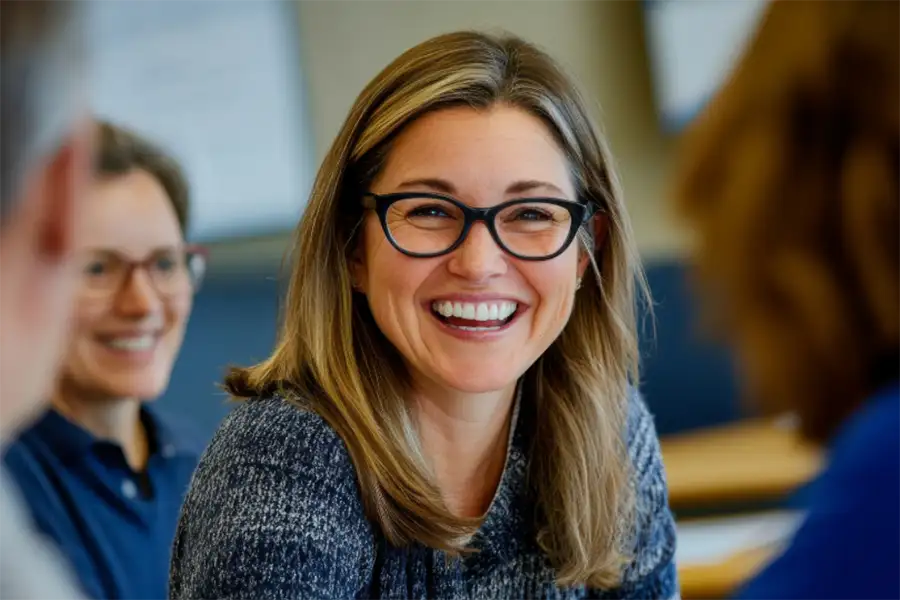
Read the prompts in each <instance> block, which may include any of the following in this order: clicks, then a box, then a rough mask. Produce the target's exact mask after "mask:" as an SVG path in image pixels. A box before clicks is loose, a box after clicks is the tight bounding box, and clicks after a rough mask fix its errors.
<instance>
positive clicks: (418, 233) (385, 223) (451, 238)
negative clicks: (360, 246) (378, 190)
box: [362, 192, 600, 260]
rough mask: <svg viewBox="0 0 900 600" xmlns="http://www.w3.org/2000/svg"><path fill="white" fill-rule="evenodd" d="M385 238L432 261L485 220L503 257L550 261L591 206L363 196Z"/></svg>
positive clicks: (541, 200)
mask: <svg viewBox="0 0 900 600" xmlns="http://www.w3.org/2000/svg"><path fill="white" fill-rule="evenodd" d="M362 201H363V207H364V208H367V209H374V210H375V212H376V213H377V214H378V218H379V219H380V220H381V227H382V229H384V235H385V236H386V237H387V239H388V240H389V241H390V242H391V244H392V245H393V246H394V248H396V249H397V250H399V251H400V252H402V253H403V254H406V255H407V256H412V257H415V258H432V257H435V256H441V255H443V254H448V253H450V252H453V251H454V250H456V249H457V248H458V247H459V246H460V244H462V243H463V241H465V239H466V236H467V235H468V234H469V230H470V229H472V225H474V224H475V222H477V221H484V223H485V225H487V228H488V231H489V232H490V233H491V237H492V238H494V241H495V242H497V245H498V246H500V248H502V249H503V250H504V251H505V252H507V253H508V254H511V255H512V256H514V257H516V258H520V259H522V260H549V259H551V258H555V257H557V256H559V255H560V254H562V253H563V252H565V250H566V248H568V247H569V244H571V243H572V240H573V239H575V234H576V233H578V228H579V227H581V226H582V225H583V224H585V223H586V222H587V221H589V220H590V218H591V217H592V216H594V215H595V214H597V212H598V211H600V209H599V208H598V207H597V206H596V205H595V204H594V203H588V204H582V203H580V202H573V201H571V200H562V199H559V198H522V199H517V200H509V201H508V202H503V203H502V204H497V205H496V206H491V207H490V208H472V207H471V206H466V205H465V204H463V203H462V202H460V201H459V200H456V199H455V198H451V197H449V196H444V195H442V194H431V193H427V192H409V193H406V192H404V193H397V194H373V193H368V194H365V195H364V196H363V198H362Z"/></svg>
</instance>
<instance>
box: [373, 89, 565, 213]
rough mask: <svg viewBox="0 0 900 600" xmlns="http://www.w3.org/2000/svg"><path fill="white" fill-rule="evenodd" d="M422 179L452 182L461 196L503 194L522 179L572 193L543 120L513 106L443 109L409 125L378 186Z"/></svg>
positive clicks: (388, 188) (381, 188) (383, 187)
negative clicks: (468, 194)
mask: <svg viewBox="0 0 900 600" xmlns="http://www.w3.org/2000/svg"><path fill="white" fill-rule="evenodd" d="M423 180H438V181H445V182H448V183H449V184H450V185H451V186H452V187H453V188H454V190H455V191H457V192H458V193H460V194H465V193H466V192H470V193H478V194H483V193H489V194H491V195H499V196H503V195H506V194H507V190H510V192H512V193H515V192H516V191H518V190H516V189H515V187H516V184H517V183H519V182H523V181H531V182H534V181H538V182H544V183H546V184H547V185H546V186H545V187H547V188H558V189H560V190H562V192H563V195H566V196H568V195H570V194H574V190H573V184H572V181H571V176H570V169H569V165H568V161H567V160H566V157H565V154H564V153H563V151H562V149H561V148H560V147H559V146H558V144H557V143H556V140H555V139H554V136H553V135H552V133H551V132H550V131H549V130H548V129H547V127H546V125H544V123H543V122H542V121H541V120H540V119H538V118H536V117H534V116H532V115H530V114H529V113H527V112H525V111H523V110H521V109H516V108H510V107H495V108H492V109H488V110H476V109H472V108H468V107H458V108H449V109H443V110H440V111H435V112H433V113H430V114H428V115H425V116H424V117H421V118H420V119H418V120H416V121H415V122H413V123H412V124H410V125H409V126H407V128H406V129H405V130H403V132H402V133H401V134H400V135H399V136H398V137H397V139H396V140H395V141H394V143H393V144H392V149H391V152H390V154H389V156H388V158H387V163H386V165H385V168H384V169H383V170H382V172H381V174H380V176H379V177H378V179H377V180H376V182H375V186H377V188H378V190H379V191H381V192H385V191H395V190H396V189H397V188H400V187H403V186H404V185H405V184H406V182H410V181H423ZM438 191H445V192H446V191H449V190H446V189H444V190H438ZM548 191H549V190H548ZM552 195H560V193H559V192H556V193H555V194H552Z"/></svg>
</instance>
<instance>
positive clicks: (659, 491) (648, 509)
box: [595, 392, 679, 600]
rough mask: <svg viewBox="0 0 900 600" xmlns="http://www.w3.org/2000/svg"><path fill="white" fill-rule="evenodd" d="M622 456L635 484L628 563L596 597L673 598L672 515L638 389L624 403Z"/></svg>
mask: <svg viewBox="0 0 900 600" xmlns="http://www.w3.org/2000/svg"><path fill="white" fill-rule="evenodd" d="M627 425H628V432H627V441H628V455H629V457H630V459H631V467H632V479H633V481H634V488H635V496H636V497H635V502H636V506H635V512H634V518H635V521H634V527H635V529H634V535H633V544H632V548H631V557H632V560H631V562H630V563H629V564H628V565H626V567H625V570H624V572H623V575H622V585H621V587H620V588H619V589H616V590H612V591H610V592H604V593H601V594H599V595H596V594H595V597H598V598H607V597H608V598H631V599H635V600H636V599H640V598H659V599H663V600H665V599H668V598H677V597H678V595H679V589H678V573H677V570H676V567H675V520H674V518H673V516H672V512H671V511H670V510H669V491H668V485H667V483H666V473H665V468H664V467H663V461H662V451H661V450H660V446H659V438H658V437H657V435H656V427H655V425H654V424H653V417H652V416H651V415H650V413H649V411H648V410H647V406H646V405H645V404H644V400H643V398H641V396H640V394H638V393H637V392H634V393H633V394H632V397H631V400H630V405H629V408H628V423H627Z"/></svg>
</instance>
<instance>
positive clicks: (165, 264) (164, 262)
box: [154, 256, 176, 272]
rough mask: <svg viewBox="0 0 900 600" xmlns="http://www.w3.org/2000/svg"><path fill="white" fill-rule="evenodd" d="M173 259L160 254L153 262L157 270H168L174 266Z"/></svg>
mask: <svg viewBox="0 0 900 600" xmlns="http://www.w3.org/2000/svg"><path fill="white" fill-rule="evenodd" d="M175 266H176V263H175V259H173V258H171V257H169V256H161V257H159V258H157V259H156V261H155V262H154V267H156V270H157V271H162V272H168V271H171V270H173V269H174V268H175Z"/></svg>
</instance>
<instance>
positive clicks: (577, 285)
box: [575, 277, 581, 290]
mask: <svg viewBox="0 0 900 600" xmlns="http://www.w3.org/2000/svg"><path fill="white" fill-rule="evenodd" d="M575 289H576V290H580V289H581V277H579V278H578V279H576V280H575Z"/></svg>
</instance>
